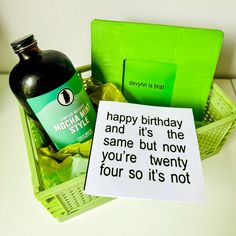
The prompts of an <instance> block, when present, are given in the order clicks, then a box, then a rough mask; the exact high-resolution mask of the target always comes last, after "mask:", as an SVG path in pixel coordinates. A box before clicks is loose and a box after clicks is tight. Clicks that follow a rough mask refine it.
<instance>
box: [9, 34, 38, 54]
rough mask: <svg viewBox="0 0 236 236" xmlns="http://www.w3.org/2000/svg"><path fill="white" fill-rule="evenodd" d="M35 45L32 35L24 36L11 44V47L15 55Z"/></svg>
mask: <svg viewBox="0 0 236 236" xmlns="http://www.w3.org/2000/svg"><path fill="white" fill-rule="evenodd" d="M35 45H37V41H36V40H35V38H34V35H33V34H30V35H26V36H24V37H22V38H19V39H17V40H15V41H14V42H12V43H11V46H12V48H13V50H14V51H15V53H20V52H23V51H24V50H25V49H27V48H30V47H33V46H35Z"/></svg>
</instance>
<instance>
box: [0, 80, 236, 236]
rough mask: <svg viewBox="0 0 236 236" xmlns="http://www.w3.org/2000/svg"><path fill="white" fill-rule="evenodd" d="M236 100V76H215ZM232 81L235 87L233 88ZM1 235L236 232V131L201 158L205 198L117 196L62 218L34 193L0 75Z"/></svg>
mask: <svg viewBox="0 0 236 236" xmlns="http://www.w3.org/2000/svg"><path fill="white" fill-rule="evenodd" d="M217 83H218V84H220V85H221V87H222V88H223V89H224V90H225V91H226V92H227V93H228V94H229V95H230V96H231V97H232V98H233V99H235V100H236V96H235V88H236V80H229V79H227V80H217ZM233 84H234V88H233ZM0 124H1V132H0V145H1V148H0V184H1V185H0V186H1V189H0V191H1V194H0V235H2V236H7V235H24V236H27V235H33V236H37V235H40V236H42V235H50V236H65V235H68V236H69V235H73V236H74V235H86V236H87V235H88V236H90V235H91V236H92V235H93V236H94V235H102V236H106V235H109V236H111V235H117V236H118V235H119V236H121V235H122V236H125V235H129V236H130V235H137V236H138V235H161V236H165V235H166V236H167V235H168V236H184V235H188V236H193V235H196V236H205V235H207V236H211V235H212V236H223V235H225V236H235V235H236V154H235V151H236V145H235V144H236V132H234V133H233V134H232V135H231V136H230V137H229V138H228V140H227V142H226V144H225V145H224V146H223V149H222V150H221V151H220V153H218V154H217V155H215V156H212V157H210V158H209V159H207V160H205V161H203V162H202V165H203V173H204V179H205V189H206V195H207V202H206V203H204V204H189V203H188V204H186V203H175V202H164V201H149V200H128V199H116V200H114V201H111V202H109V203H107V204H105V205H102V206H99V207H98V208H95V209H93V210H90V211H88V212H86V213H83V214H82V215H78V216H76V217H73V218H72V219H70V220H67V221H65V222H63V223H59V222H58V221H57V220H56V219H54V218H53V217H52V216H51V215H50V214H49V213H48V212H47V211H46V209H44V207H43V206H42V205H41V204H40V203H39V202H38V200H36V198H35V197H34V195H33V190H32V185H31V174H30V170H29V165H28V159H27V153H26V147H25V141H24V137H23V131H22V128H21V123H20V116H19V113H18V108H17V102H16V99H15V98H14V96H13V94H12V93H11V91H10V89H9V86H8V75H0Z"/></svg>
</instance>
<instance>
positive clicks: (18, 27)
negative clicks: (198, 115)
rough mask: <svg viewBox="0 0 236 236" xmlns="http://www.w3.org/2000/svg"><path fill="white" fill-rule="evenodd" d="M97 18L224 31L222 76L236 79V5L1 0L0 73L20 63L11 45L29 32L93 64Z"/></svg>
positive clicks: (44, 45) (44, 44)
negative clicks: (94, 21)
mask: <svg viewBox="0 0 236 236" xmlns="http://www.w3.org/2000/svg"><path fill="white" fill-rule="evenodd" d="M94 18H99V19H112V20H125V21H140V22H149V23H158V24H171V25H182V26H193V27H204V28H218V29H221V30H223V31H224V33H225V38H224V43H223V47H222V52H221V56H220V59H219V63H218V66H217V71H216V76H218V77H219V76H234V77H236V56H235V55H236V1H235V0H224V1H223V0H194V1H191V0H175V1H174V0H172V1H171V0H163V1H160V0H142V1H141V0H117V1H115V0H110V1H109V0H97V1H96V0H84V1H82V0H38V1H35V0H0V72H9V71H10V70H11V69H12V67H13V66H14V64H15V63H16V62H17V61H18V59H17V56H16V55H15V54H14V53H13V51H12V50H11V48H10V46H9V44H10V42H12V41H13V40H15V39H17V38H19V37H21V36H23V35H25V34H29V33H34V35H35V37H36V38H37V40H38V42H39V46H40V48H41V49H57V50H60V51H62V52H64V53H65V54H67V56H68V57H70V59H71V60H72V62H73V64H74V65H75V66H78V65H83V64H88V63H90V22H91V20H92V19H94Z"/></svg>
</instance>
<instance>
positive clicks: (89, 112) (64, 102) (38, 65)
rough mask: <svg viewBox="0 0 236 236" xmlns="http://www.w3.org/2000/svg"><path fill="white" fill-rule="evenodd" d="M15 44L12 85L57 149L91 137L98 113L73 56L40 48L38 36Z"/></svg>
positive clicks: (10, 81) (26, 108) (24, 105)
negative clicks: (16, 58) (71, 59)
mask: <svg viewBox="0 0 236 236" xmlns="http://www.w3.org/2000/svg"><path fill="white" fill-rule="evenodd" d="M11 46H12V48H13V50H14V51H15V53H16V54H17V55H18V56H19V63H18V64H17V65H16V66H15V67H14V68H13V69H12V71H11V73H10V77H9V84H10V88H11V90H12V92H13V93H14V94H15V96H16V98H17V99H18V101H19V102H20V104H21V105H22V106H23V108H24V110H25V111H26V113H27V114H28V116H29V117H31V118H32V119H33V120H34V122H35V123H36V125H37V126H38V127H39V128H41V129H44V131H45V132H46V133H47V134H48V136H49V137H50V139H51V140H52V142H53V143H54V145H55V147H56V148H57V149H61V148H62V147H64V146H66V145H68V144H72V143H76V142H84V141H86V140H88V139H90V138H91V137H92V135H93V129H94V125H95V119H96V113H95V110H94V108H93V106H92V104H91V102H90V100H89V97H88V95H87V93H86V91H85V89H84V87H83V83H82V80H81V78H80V77H79V75H78V74H77V73H76V71H75V68H74V66H73V65H72V63H71V61H70V60H69V58H68V57H67V56H66V55H64V54H63V53H61V52H59V51H56V50H40V49H39V48H38V46H37V41H36V40H35V38H34V35H27V36H25V37H22V38H20V39H18V40H16V41H14V42H12V43H11Z"/></svg>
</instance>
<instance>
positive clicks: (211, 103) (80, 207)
mask: <svg viewBox="0 0 236 236" xmlns="http://www.w3.org/2000/svg"><path fill="white" fill-rule="evenodd" d="M87 71H90V66H83V67H80V68H78V69H77V72H78V73H79V74H80V75H81V74H82V73H83V72H87ZM83 79H84V83H85V85H88V84H89V81H90V79H89V78H83ZM20 114H21V120H22V126H23V130H24V135H25V141H26V146H27V152H28V158H29V164H30V169H31V175H32V184H33V191H34V194H35V197H36V198H37V199H38V200H39V201H40V202H41V203H42V205H43V206H44V207H45V208H46V209H47V210H48V211H49V212H50V213H51V214H52V215H53V216H54V217H56V218H58V220H59V221H63V220H66V219H68V218H70V217H72V216H75V215H78V214H80V213H82V212H85V211H87V210H89V209H92V208H94V207H96V206H99V205H101V204H103V203H105V202H108V201H110V200H111V198H103V197H96V196H89V195H85V194H83V185H84V180H85V175H82V176H79V177H76V178H74V179H72V180H69V181H67V182H65V183H62V184H59V185H57V186H55V187H52V188H50V189H46V190H45V189H44V187H43V182H42V177H41V174H40V170H39V166H38V162H37V159H38V158H37V151H36V149H37V147H38V146H40V145H41V144H42V142H43V139H42V138H41V134H40V131H38V130H36V129H35V128H32V124H31V121H30V120H29V119H28V117H27V115H26V114H25V112H24V111H23V109H22V108H20ZM200 126H201V127H200V128H197V136H198V142H199V147H200V154H201V158H202V159H205V158H207V157H209V156H211V155H213V154H215V153H217V152H218V151H219V150H220V148H221V147H222V145H223V144H224V142H225V140H226V138H227V137H228V136H229V134H230V133H231V132H232V130H233V128H235V126H236V105H235V104H234V102H233V101H232V100H231V99H229V98H228V97H227V95H226V94H225V93H224V92H223V91H222V90H221V89H220V88H219V86H217V85H216V84H214V85H213V86H212V90H211V94H210V96H209V100H208V104H207V107H206V111H205V114H204V119H203V121H202V122H201V124H200Z"/></svg>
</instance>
